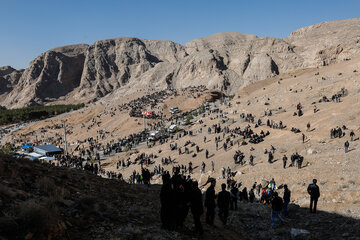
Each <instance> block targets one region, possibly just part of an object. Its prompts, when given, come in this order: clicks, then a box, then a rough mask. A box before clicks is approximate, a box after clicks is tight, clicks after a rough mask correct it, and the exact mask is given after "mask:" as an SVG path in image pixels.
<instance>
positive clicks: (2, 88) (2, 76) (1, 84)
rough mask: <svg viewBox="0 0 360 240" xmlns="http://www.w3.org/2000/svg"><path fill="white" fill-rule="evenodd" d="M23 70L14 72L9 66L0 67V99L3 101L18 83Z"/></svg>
mask: <svg viewBox="0 0 360 240" xmlns="http://www.w3.org/2000/svg"><path fill="white" fill-rule="evenodd" d="M23 72H24V70H16V69H14V68H12V67H10V66H5V67H0V99H1V100H3V98H4V97H6V95H7V93H9V92H11V91H12V90H13V88H14V87H15V86H16V84H17V83H18V81H19V79H20V77H21V75H22V73H23Z"/></svg>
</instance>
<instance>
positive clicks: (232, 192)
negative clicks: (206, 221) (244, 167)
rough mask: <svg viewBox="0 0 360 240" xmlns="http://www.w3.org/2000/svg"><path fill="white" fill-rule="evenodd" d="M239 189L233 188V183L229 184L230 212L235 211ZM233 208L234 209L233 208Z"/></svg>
mask: <svg viewBox="0 0 360 240" xmlns="http://www.w3.org/2000/svg"><path fill="white" fill-rule="evenodd" d="M238 192H239V189H238V188H237V187H236V186H235V183H234V182H233V183H232V184H231V190H230V196H231V198H230V209H231V210H234V209H235V210H237V199H238V198H237V195H238ZM234 206H235V207H234Z"/></svg>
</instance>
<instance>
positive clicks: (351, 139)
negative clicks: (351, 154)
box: [350, 131, 355, 141]
mask: <svg viewBox="0 0 360 240" xmlns="http://www.w3.org/2000/svg"><path fill="white" fill-rule="evenodd" d="M354 136H355V133H354V131H351V132H350V141H354Z"/></svg>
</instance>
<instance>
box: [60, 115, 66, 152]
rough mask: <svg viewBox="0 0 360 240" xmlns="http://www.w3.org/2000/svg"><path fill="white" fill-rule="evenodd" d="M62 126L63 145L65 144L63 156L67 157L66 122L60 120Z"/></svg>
mask: <svg viewBox="0 0 360 240" xmlns="http://www.w3.org/2000/svg"><path fill="white" fill-rule="evenodd" d="M61 122H62V123H63V126H64V144H65V148H64V150H65V156H67V142H66V120H61Z"/></svg>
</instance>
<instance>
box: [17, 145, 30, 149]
mask: <svg viewBox="0 0 360 240" xmlns="http://www.w3.org/2000/svg"><path fill="white" fill-rule="evenodd" d="M29 147H31V146H30V145H25V146H21V147H19V148H20V149H27V148H29Z"/></svg>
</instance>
